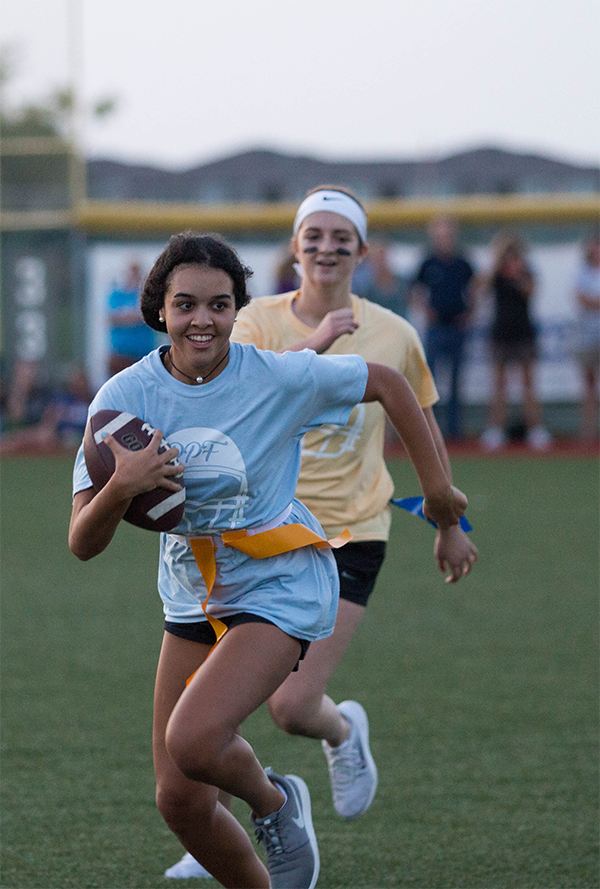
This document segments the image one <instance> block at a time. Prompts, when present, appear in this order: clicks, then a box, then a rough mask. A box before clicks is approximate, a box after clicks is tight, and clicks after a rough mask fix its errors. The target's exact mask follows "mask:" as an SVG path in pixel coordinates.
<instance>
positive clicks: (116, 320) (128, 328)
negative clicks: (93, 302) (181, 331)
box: [108, 262, 155, 376]
mask: <svg viewBox="0 0 600 889" xmlns="http://www.w3.org/2000/svg"><path fill="white" fill-rule="evenodd" d="M141 285H142V273H141V269H140V267H139V265H138V264H137V262H132V263H131V265H130V266H129V268H128V270H127V274H126V277H125V282H124V284H123V286H122V287H116V288H115V289H114V290H113V291H112V293H111V294H110V296H109V297H108V309H109V316H108V323H109V325H110V358H109V371H110V374H111V376H113V375H114V374H116V373H119V371H121V370H125V368H126V367H130V365H132V364H135V362H136V361H139V360H140V358H143V357H144V355H147V354H148V352H151V351H152V349H153V348H154V345H155V343H154V333H153V332H152V331H151V330H150V328H149V327H148V326H147V325H146V324H144V319H143V318H142V313H141V311H140V306H139V298H140V289H141Z"/></svg>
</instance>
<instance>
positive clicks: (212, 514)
mask: <svg viewBox="0 0 600 889" xmlns="http://www.w3.org/2000/svg"><path fill="white" fill-rule="evenodd" d="M169 443H170V444H171V447H174V448H179V457H178V458H177V459H178V462H179V463H181V464H182V466H183V467H184V472H183V481H184V484H185V487H186V491H187V497H186V503H185V514H184V517H183V521H182V524H185V525H186V526H187V527H186V532H187V533H191V532H192V531H194V530H196V529H197V528H199V527H206V528H236V527H240V525H241V526H243V524H244V507H245V506H246V503H247V502H248V496H247V494H248V479H247V475H246V466H245V464H244V461H243V459H242V455H241V454H240V451H239V449H238V447H237V445H236V444H235V443H234V442H233V441H232V439H231V438H229V436H228V435H225V434H224V433H223V432H219V431H218V430H217V429H209V428H205V427H199V426H196V427H192V428H189V429H181V430H179V431H178V432H175V433H170V434H169ZM180 527H181V526H180ZM184 533H185V532H184Z"/></svg>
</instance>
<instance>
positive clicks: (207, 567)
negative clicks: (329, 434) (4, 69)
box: [69, 233, 466, 889]
mask: <svg viewBox="0 0 600 889" xmlns="http://www.w3.org/2000/svg"><path fill="white" fill-rule="evenodd" d="M249 274H250V271H249V270H248V269H246V268H245V267H244V266H243V265H242V263H241V262H240V261H239V259H238V257H237V255H236V254H235V252H234V251H233V249H232V248H231V247H229V246H228V245H227V244H225V243H224V242H223V241H221V240H220V239H218V238H215V237H212V236H206V235H195V234H193V233H184V234H181V235H176V236H174V237H173V238H171V239H170V241H169V243H168V245H167V246H166V248H165V250H164V251H163V252H162V253H161V255H160V256H159V258H158V259H157V261H156V263H155V265H154V267H153V268H152V270H151V272H150V274H149V276H148V279H147V281H146V284H145V286H144V289H143V292H142V299H141V305H142V312H143V314H144V318H145V320H146V323H147V324H148V325H149V326H150V327H151V328H153V329H154V330H158V331H161V332H166V333H167V334H168V336H169V338H170V345H169V346H163V347H161V348H160V349H158V350H156V351H154V352H152V353H151V354H150V355H148V356H146V357H145V358H143V359H142V360H141V361H139V362H137V363H136V364H135V365H133V366H131V367H129V368H127V369H126V370H124V371H122V372H121V373H119V374H117V375H116V376H114V377H112V378H111V379H109V380H108V382H107V383H105V385H104V386H103V387H102V389H101V390H100V391H99V393H98V394H97V395H96V397H95V398H94V401H93V402H92V404H91V406H90V416H91V415H93V414H94V413H96V412H97V411H99V410H103V409H112V410H118V411H121V412H123V413H124V414H134V415H137V416H139V417H141V418H142V419H144V420H145V421H146V422H148V423H149V424H150V425H151V427H153V428H154V430H155V431H154V433H153V437H152V441H151V443H150V445H148V447H146V448H144V449H142V450H140V451H128V450H126V449H125V448H122V447H120V446H119V445H118V444H117V442H116V441H115V439H114V438H113V437H112V436H111V435H110V434H109V433H108V432H107V433H106V434H105V437H104V441H105V443H106V445H107V446H108V447H109V448H110V450H111V451H112V453H113V455H114V457H115V471H114V473H113V475H112V476H111V478H110V480H109V481H108V483H107V484H106V486H105V487H104V488H102V489H101V490H100V491H96V490H95V489H94V488H93V486H92V483H91V479H90V477H89V474H88V472H87V468H86V465H85V459H84V455H83V451H80V452H79V454H78V457H77V459H76V463H75V469H74V485H73V490H74V498H73V511H72V517H71V525H70V529H69V545H70V547H71V550H72V551H73V552H74V554H75V555H76V556H77V557H78V558H80V559H82V560H84V561H85V560H88V559H90V558H93V557H94V556H96V555H97V554H99V553H100V552H102V551H103V550H104V549H106V547H107V546H108V545H109V543H110V541H111V539H112V537H113V535H114V533H115V531H116V529H117V527H118V525H119V522H120V521H121V519H122V518H123V516H124V515H125V512H126V511H127V509H128V507H129V505H130V504H131V501H132V499H133V498H134V497H135V496H136V495H138V494H140V493H143V492H145V491H149V490H152V489H154V488H155V487H157V486H161V487H164V488H166V489H167V490H169V491H172V492H174V493H175V492H177V491H180V490H181V485H180V482H179V481H178V480H177V478H178V477H181V473H182V470H183V476H182V481H183V485H184V487H185V511H184V515H183V518H182V520H181V522H180V524H179V525H178V526H177V527H176V528H174V529H173V530H172V531H171V532H169V533H167V534H162V535H161V558H160V568H159V581H158V585H159V592H160V595H161V597H162V599H163V603H164V611H165V616H166V621H165V634H164V639H163V646H162V650H161V655H160V660H159V665H158V672H157V678H156V690H155V704H154V732H153V739H154V740H153V746H154V762H155V771H156V778H157V804H158V807H159V810H160V812H161V814H162V815H163V817H164V819H165V821H166V823H167V824H168V826H169V827H170V829H171V830H172V831H173V832H174V833H175V834H176V835H177V837H178V838H179V840H180V841H181V842H182V844H183V845H184V846H185V848H186V849H187V850H188V851H189V852H190V853H191V854H192V855H193V856H194V857H195V858H196V860H197V861H199V862H200V863H201V864H202V865H203V866H204V867H205V868H206V869H207V870H208V871H209V872H210V873H211V874H212V875H213V876H214V877H215V878H216V879H217V880H219V882H220V883H221V884H222V885H223V886H229V887H254V889H267V887H271V889H313V887H314V886H315V884H316V881H317V877H318V873H319V855H318V845H317V841H316V836H315V833H314V828H313V826H312V820H311V812H310V796H309V793H308V789H307V787H306V785H305V784H304V782H303V781H302V780H301V779H300V778H298V777H297V776H295V775H285V776H284V775H276V774H274V773H272V772H271V771H270V770H265V769H264V768H263V767H262V766H261V764H260V762H259V761H258V759H257V757H256V754H255V753H254V751H253V750H252V748H251V747H250V745H249V744H248V743H247V742H246V741H245V740H244V739H243V738H242V737H241V736H240V734H239V733H238V727H239V726H240V725H241V724H242V723H243V721H244V720H245V719H246V718H247V717H248V716H249V715H250V714H251V713H252V712H254V710H256V709H257V708H258V707H259V706H260V705H261V704H262V703H264V702H265V701H267V700H268V698H269V697H270V696H271V695H272V694H273V693H274V691H275V690H276V689H277V688H278V687H279V685H280V684H281V683H282V682H283V680H284V679H285V678H286V677H287V676H288V675H289V674H290V672H292V671H293V670H294V668H295V667H296V666H297V665H298V661H299V660H302V657H303V655H304V653H305V652H306V650H307V648H308V645H309V644H310V642H311V641H313V640H316V639H321V638H324V637H326V636H328V635H330V634H331V632H332V631H333V626H334V622H335V615H336V609H337V600H338V592H339V581H338V576H337V570H336V565H335V560H334V558H333V556H332V554H331V551H330V546H337V545H340V544H341V543H343V535H342V537H341V538H340V539H338V540H336V541H330V542H328V541H326V540H325V539H324V537H323V533H322V529H321V527H320V525H319V523H318V522H317V520H316V519H315V518H314V516H312V514H311V513H310V512H309V511H308V509H307V508H306V507H305V506H303V504H301V503H300V502H299V501H297V500H296V499H295V497H294V494H295V490H296V484H297V480H298V473H299V469H300V458H301V439H302V437H303V435H304V434H305V433H306V432H307V431H308V430H309V429H313V428H316V427H317V426H320V425H321V424H323V423H336V424H344V423H346V422H347V420H348V417H349V415H350V412H351V410H352V408H353V407H354V406H355V405H356V404H357V403H358V402H360V401H379V402H380V403H381V404H382V405H383V406H384V408H385V410H386V412H387V414H388V416H389V417H390V420H391V422H392V423H393V425H394V426H395V428H396V430H397V431H398V433H399V435H400V436H401V438H402V439H403V441H404V444H405V446H406V448H407V451H408V453H409V455H410V457H411V459H412V461H413V465H414V467H415V469H416V472H417V476H418V478H419V482H420V484H421V488H422V490H423V494H424V496H425V511H426V514H427V515H428V517H429V518H431V519H432V520H433V521H435V522H436V523H437V524H438V526H439V527H441V528H448V527H451V526H452V525H454V524H457V523H458V521H459V519H460V517H461V516H462V514H463V513H464V510H465V508H466V497H465V496H464V494H462V493H461V492H460V491H458V490H457V489H456V488H454V487H453V486H452V485H451V484H450V481H449V480H448V477H447V475H446V472H445V470H444V468H443V466H442V464H441V462H440V459H439V456H438V453H437V450H436V447H435V443H434V441H433V438H432V436H431V433H430V431H429V427H428V425H427V422H426V420H425V417H424V415H423V412H422V410H421V408H420V407H419V405H418V402H417V400H416V398H415V396H414V395H413V393H412V390H411V388H410V386H409V385H408V383H407V381H406V380H405V378H404V377H403V376H402V375H401V374H400V373H398V372H397V371H395V370H393V369H391V368H388V367H384V366H382V365H378V364H367V363H366V362H365V361H364V359H362V358H360V357H359V356H356V355H339V356H322V355H317V354H316V353H315V352H313V351H310V350H305V351H302V352H286V353H284V354H278V353H275V352H262V351H260V350H258V349H256V348H255V347H254V346H251V345H241V344H239V343H232V342H231V341H230V336H231V332H232V329H233V324H234V323H235V318H236V315H237V312H238V310H239V309H240V308H241V307H242V306H244V305H245V304H246V303H247V302H248V300H249V297H248V293H247V290H246V280H247V277H248V276H249ZM163 434H164V435H165V436H166V437H167V439H168V440H169V442H170V444H171V445H174V446H172V447H169V448H168V449H167V450H166V451H164V452H163V453H161V454H159V452H158V451H159V447H160V445H161V442H162V441H163ZM173 461H175V462H173ZM215 643H217V644H215ZM300 669H301V667H300ZM219 790H221V791H223V792H225V793H229V794H231V795H233V796H236V797H238V798H240V799H242V800H244V801H245V802H246V803H247V804H248V806H249V808H250V810H251V818H252V821H253V824H254V828H255V831H256V833H257V837H258V838H259V840H260V841H261V842H262V843H264V845H265V850H266V855H267V868H265V866H264V865H263V864H262V862H261V860H260V859H259V858H258V856H257V855H256V853H255V851H254V849H253V847H252V844H251V843H250V840H249V838H248V836H247V834H246V832H245V830H243V828H242V827H241V825H240V824H239V823H238V821H237V820H236V819H235V817H234V816H233V815H232V814H231V813H230V812H229V811H228V810H227V809H226V808H225V807H224V806H223V805H221V803H220V802H219V801H218V791H219Z"/></svg>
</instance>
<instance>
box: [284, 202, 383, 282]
mask: <svg viewBox="0 0 600 889" xmlns="http://www.w3.org/2000/svg"><path fill="white" fill-rule="evenodd" d="M292 247H293V250H294V252H295V254H296V257H297V259H298V262H299V263H300V265H301V266H302V271H303V273H304V276H305V277H306V278H307V280H308V281H310V282H311V283H313V284H316V285H332V284H344V285H347V287H348V289H350V283H351V281H352V275H353V273H354V269H355V268H356V266H357V265H358V263H359V262H360V261H361V259H362V258H363V256H365V255H366V253H367V246H366V244H361V241H360V238H359V237H358V232H357V231H356V229H355V228H354V226H353V225H352V223H351V222H350V220H348V219H346V217H345V216H340V215H339V214H338V213H330V212H328V211H319V212H317V213H311V215H310V216H307V217H306V219H305V220H304V222H303V223H302V225H301V226H300V230H299V231H298V234H297V235H296V236H295V237H294V238H292Z"/></svg>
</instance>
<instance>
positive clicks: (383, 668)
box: [1, 458, 600, 889]
mask: <svg viewBox="0 0 600 889" xmlns="http://www.w3.org/2000/svg"><path fill="white" fill-rule="evenodd" d="M392 469H393V472H394V474H395V476H396V480H397V493H398V495H400V494H412V493H416V484H415V481H414V476H413V475H412V469H411V468H410V466H409V464H407V463H403V462H398V463H394V464H393V465H392ZM454 471H455V477H456V480H457V483H458V484H459V485H460V486H461V487H462V488H463V489H464V490H465V491H466V492H467V493H468V494H469V496H470V499H471V505H470V508H469V516H470V518H471V521H472V522H473V524H474V525H475V531H474V534H473V537H474V540H475V542H476V543H477V545H478V546H479V549H480V561H479V563H478V564H477V565H476V567H475V570H474V572H473V574H472V575H471V577H469V578H467V579H466V580H464V581H462V582H461V583H460V584H459V585H457V586H455V587H449V586H446V585H444V584H443V583H442V581H441V579H440V576H439V575H438V573H437V570H436V569H435V566H434V562H433V558H432V555H431V547H432V543H433V530H432V529H431V528H429V527H428V526H427V525H425V523H423V522H421V521H420V520H418V519H415V518H413V517H412V516H409V515H407V514H404V513H400V512H399V511H397V512H396V514H395V515H394V525H393V537H392V541H391V545H390V548H389V555H388V558H387V560H386V564H385V568H384V571H383V573H382V576H381V579H380V581H379V584H378V588H377V590H376V593H375V595H374V599H373V601H372V605H371V606H370V608H369V610H368V613H367V617H366V619H365V622H364V623H363V625H362V627H361V629H360V632H359V634H358V636H357V638H356V640H355V642H354V643H353V646H352V648H351V650H350V652H349V654H348V656H347V657H346V659H345V661H344V662H343V664H342V667H341V669H340V670H339V673H338V675H337V676H336V677H335V681H334V683H333V685H332V688H331V693H332V695H333V697H334V698H335V699H336V700H341V699H343V698H346V697H352V698H356V699H358V700H360V701H361V702H363V703H364V705H365V706H366V707H367V710H368V712H369V715H370V720H371V734H372V749H373V754H374V756H375V759H376V761H377V763H378V766H379V770H380V787H379V791H378V794H377V796H376V798H375V802H374V803H373V806H372V807H371V809H370V810H369V812H368V813H367V814H366V815H365V816H364V817H363V818H362V819H360V820H358V821H356V822H352V823H345V822H342V821H340V820H339V819H337V817H336V815H335V813H334V812H333V809H332V806H331V801H330V795H329V787H328V779H327V774H326V768H325V761H324V758H323V755H322V752H321V749H320V745H319V744H318V743H317V742H314V741H310V740H307V739H300V738H289V737H287V736H285V735H283V734H282V733H281V732H279V731H278V730H277V729H276V728H275V727H274V726H273V725H272V723H271V722H270V720H269V718H268V715H267V713H266V711H264V708H263V710H261V711H260V712H259V713H257V714H255V715H254V716H253V717H252V719H250V720H249V721H248V723H247V724H246V726H245V733H246V736H247V737H248V738H249V740H250V741H251V742H252V743H253V744H254V746H255V749H256V752H257V754H258V756H259V758H260V759H261V761H262V762H263V763H264V764H265V765H273V767H274V768H275V769H276V770H277V771H293V772H297V773H298V774H300V775H301V776H302V777H304V778H305V780H306V781H307V782H308V784H309V786H310V788H311V793H312V797H313V812H314V820H315V827H316V830H317V836H318V838H319V844H320V850H321V858H322V868H321V876H320V879H319V883H318V886H319V889H342V887H344V889H363V887H364V889H383V887H418V889H454V887H468V889H483V887H485V889H492V887H493V889H500V887H503V889H504V887H506V889H536V887H549V889H574V887H590V889H596V887H598V886H599V885H600V882H599V872H598V846H597V841H598V805H597V804H598V774H597V766H598V639H597V630H598V539H599V536H598V468H597V465H596V462H595V461H593V460H588V459H573V460H559V459H556V460H555V459H534V458H531V459H529V458H527V459H522V460H502V459H498V460H477V459H474V460H456V461H455V465H454ZM70 473H71V461H70V460H62V459H55V460H35V459H30V460H28V459H22V460H5V461H4V463H3V466H2V596H3V618H4V619H3V667H4V678H3V727H4V728H3V750H4V752H3V758H2V777H3V784H4V794H3V808H4V827H3V832H2V840H3V850H4V851H3V858H2V865H3V868H2V884H1V885H2V886H3V887H5V889H8V887H11V889H13V887H14V889H17V887H23V889H70V887H73V889H87V887H90V889H91V887H101V889H129V887H140V889H142V887H160V886H167V885H171V882H169V883H167V882H166V881H165V880H164V879H163V877H162V874H163V871H164V869H165V867H167V866H168V865H170V864H172V863H173V862H174V861H175V860H176V859H177V858H178V857H179V855H180V851H181V850H180V847H179V845H178V843H177V841H176V840H175V839H174V837H173V836H172V835H171V834H170V833H169V831H168V829H167V828H166V826H164V824H163V822H162V820H161V818H160V816H159V814H158V812H157V810H156V809H155V806H154V785H153V773H152V760H151V746H150V729H151V718H152V714H151V710H152V687H153V673H154V669H155V666H156V661H157V656H158V649H159V645H160V639H161V635H162V613H161V606H160V603H159V600H158V595H157V593H156V578H155V575H156V566H157V544H158V540H157V539H156V537H155V536H154V535H152V534H150V533H149V532H144V531H139V530H137V529H135V528H132V527H130V526H127V525H123V526H122V528H121V529H120V530H119V532H118V534H117V536H116V538H115V540H114V541H113V543H112V544H111V546H110V547H109V549H108V551H107V552H105V553H103V554H102V555H101V556H99V557H98V558H96V559H94V560H93V561H92V562H89V563H87V564H82V563H79V562H78V561H77V560H76V559H75V557H74V556H72V555H71V554H70V553H69V551H68V548H67V542H66V537H67V525H68V517H69V511H70ZM236 813H237V814H238V815H239V817H240V818H241V819H242V821H243V823H244V824H246V823H247V814H246V812H245V810H244V807H243V806H242V804H239V805H238V806H237V807H236ZM172 885H176V886H181V887H182V889H184V887H189V886H196V887H197V889H199V887H200V885H205V884H204V883H202V884H200V882H199V881H197V880H196V881H193V880H190V881H178V882H177V883H172ZM206 885H207V886H208V885H209V884H208V883H207V884H206Z"/></svg>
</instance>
